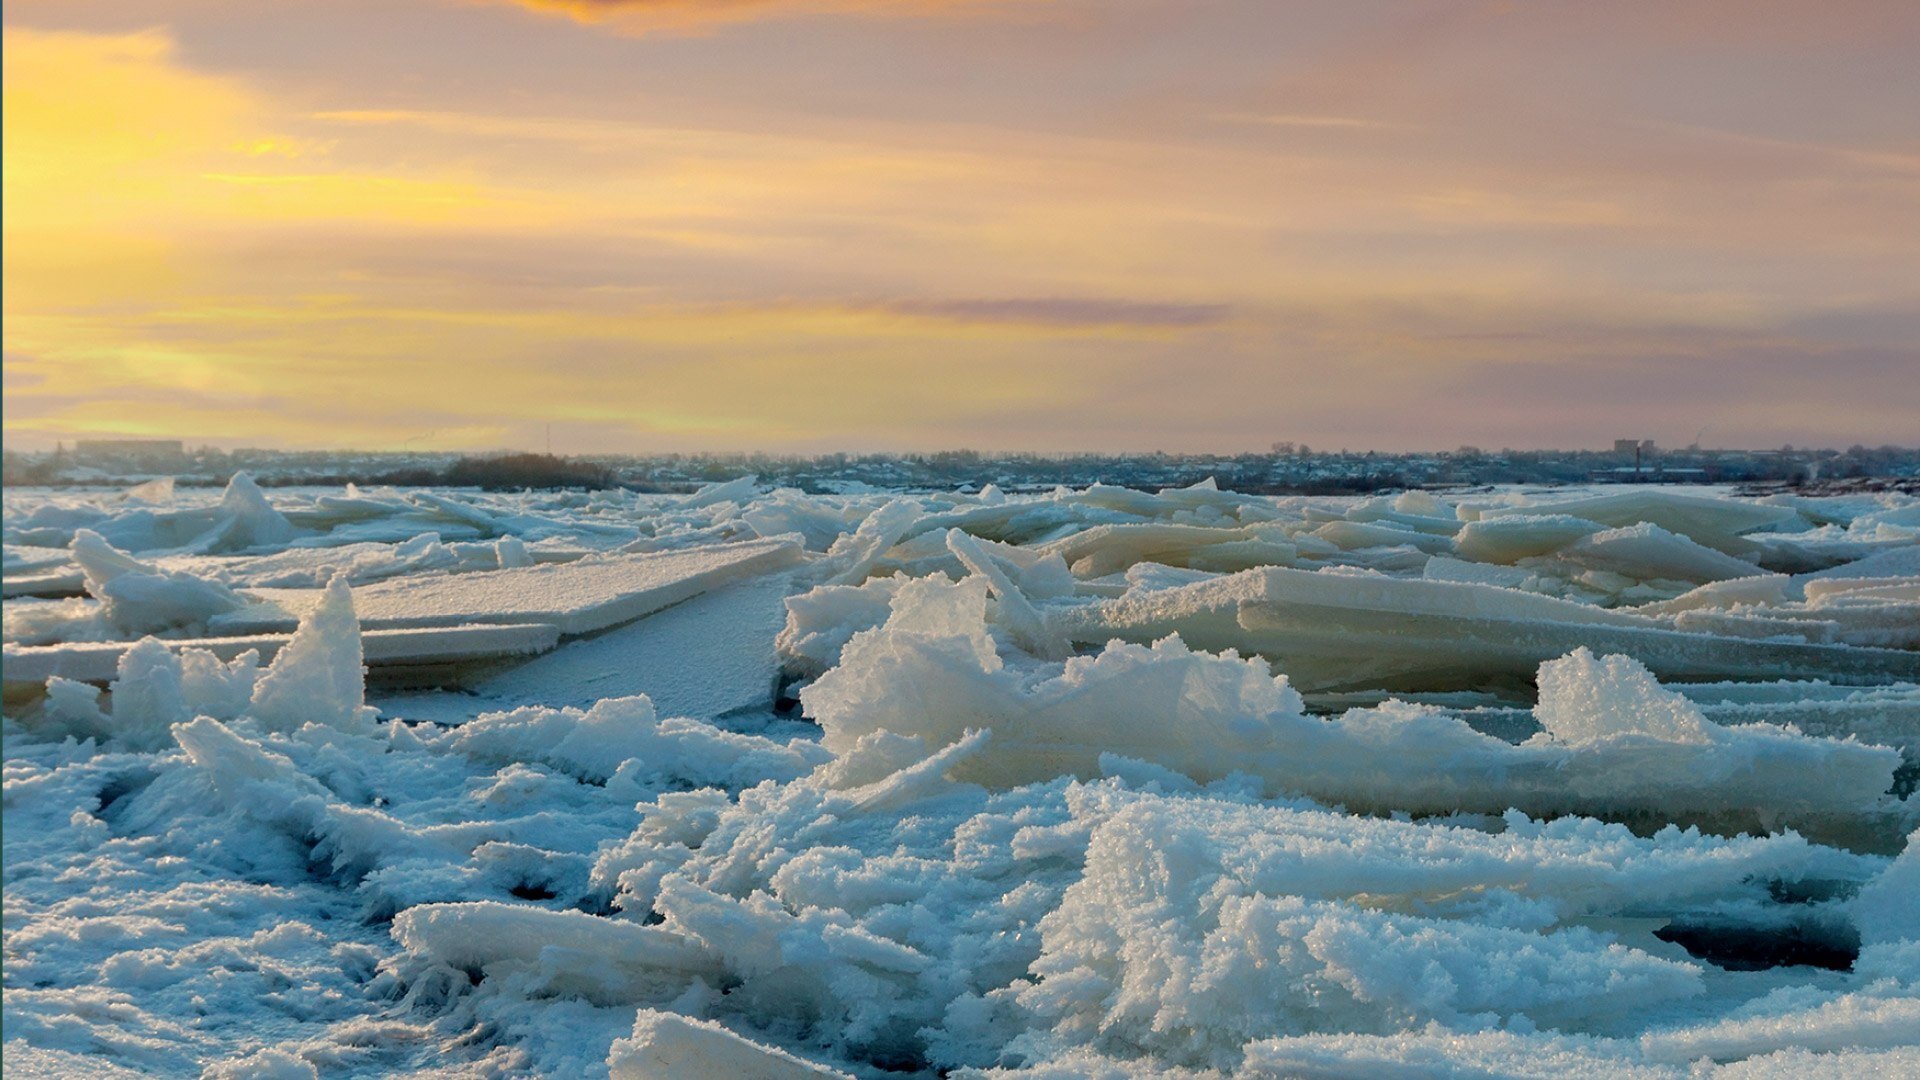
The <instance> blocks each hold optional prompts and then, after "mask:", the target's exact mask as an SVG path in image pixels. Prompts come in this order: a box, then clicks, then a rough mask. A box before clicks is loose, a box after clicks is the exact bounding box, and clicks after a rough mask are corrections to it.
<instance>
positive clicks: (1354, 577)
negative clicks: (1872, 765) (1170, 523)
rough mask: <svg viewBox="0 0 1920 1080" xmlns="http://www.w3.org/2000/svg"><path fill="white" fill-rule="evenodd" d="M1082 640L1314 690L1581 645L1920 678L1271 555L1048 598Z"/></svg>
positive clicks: (1879, 666)
mask: <svg viewBox="0 0 1920 1080" xmlns="http://www.w3.org/2000/svg"><path fill="white" fill-rule="evenodd" d="M1048 614H1049V616H1050V622H1051V624H1052V625H1053V627H1054V628H1055V629H1056V630H1058V631H1059V632H1062V633H1065V634H1066V635H1067V636H1068V637H1069V638H1071V639H1072V640H1074V641H1076V642H1080V643H1084V644H1100V643H1103V642H1105V641H1107V640H1109V639H1111V638H1120V639H1122V640H1126V641H1134V642H1151V641H1157V640H1159V639H1161V638H1163V637H1165V636H1167V635H1168V634H1174V633H1178V634H1179V635H1180V637H1181V639H1182V640H1183V641H1185V642H1187V644H1189V645H1191V646H1194V647H1197V648H1202V649H1209V650H1220V649H1239V650H1240V651H1242V652H1249V653H1257V654H1259V655H1261V656H1265V657H1267V658H1269V659H1271V660H1273V661H1275V662H1276V663H1278V664H1279V665H1280V666H1281V667H1282V668H1284V669H1285V670H1286V671H1287V673H1288V675H1289V676H1290V677H1291V678H1292V679H1293V681H1294V685H1296V686H1298V687H1300V688H1301V689H1305V690H1322V689H1341V688H1354V689H1361V688H1374V687H1387V688H1393V687H1397V686H1402V685H1405V686H1409V687H1417V688H1419V689H1429V690H1431V689H1449V688H1464V687H1470V686H1472V685H1473V684H1474V683H1476V682H1479V681H1482V680H1484V679H1486V678H1488V677H1493V676H1521V677H1524V676H1526V675H1528V674H1530V673H1532V671H1533V669H1534V668H1535V667H1537V666H1538V665H1539V664H1541V663H1542V662H1544V661H1546V660H1550V659H1553V658H1554V657H1557V656H1561V655H1564V654H1566V653H1568V652H1571V651H1572V650H1574V649H1576V648H1579V647H1581V646H1587V647H1590V648H1593V649H1595V650H1599V651H1603V652H1609V653H1623V654H1625V655H1628V656H1632V657H1634V658H1635V659H1637V660H1639V661H1640V662H1641V663H1643V664H1646V665H1647V667H1649V668H1650V669H1652V670H1653V671H1654V673H1655V674H1657V675H1660V676H1662V677H1676V678H1688V679H1716V678H1753V679H1781V678H1843V679H1854V680H1860V679H1882V680H1893V679H1899V680H1907V681H1914V680H1920V654H1916V653H1913V652H1905V651H1899V650H1892V649H1878V648H1860V647H1852V646H1844V645H1824V644H1809V643H1806V642H1792V641H1768V640H1751V639H1742V638H1735V637H1727V636H1715V635H1709V634H1704V633H1687V632H1682V631H1680V630H1676V629H1674V628H1673V624H1672V623H1670V622H1667V621H1664V620H1661V619H1657V618H1653V617H1649V616H1645V615H1639V614H1635V613H1632V612H1624V611H1609V610H1603V609H1600V608H1595V607H1591V606H1588V605H1585V604H1579V603H1574V602H1572V601H1568V600H1560V599H1557V598H1554V597H1548V596H1539V595H1536V594H1533V593H1527V592H1521V591H1519V590H1516V589H1506V588H1500V587H1497V586H1490V585H1480V584H1474V583H1468V582H1454V581H1425V580H1410V579H1404V578H1391V577H1386V576H1384V575H1379V574H1355V573H1337V572H1312V571H1306V570H1294V569H1288V568H1284V567H1274V568H1270V569H1265V570H1249V571H1246V572H1244V573H1240V574H1235V575H1232V576H1230V577H1225V578H1220V579H1218V580H1213V581H1205V582H1200V583H1197V584H1193V585H1189V586H1185V587H1183V588H1176V589H1161V590H1156V591H1149V592H1141V593H1137V594H1129V595H1127V596H1124V597H1121V598H1118V599H1113V600H1106V601H1102V602H1098V603H1093V604H1084V605H1077V606H1066V605H1060V606H1055V607H1053V608H1051V609H1049V612H1048Z"/></svg>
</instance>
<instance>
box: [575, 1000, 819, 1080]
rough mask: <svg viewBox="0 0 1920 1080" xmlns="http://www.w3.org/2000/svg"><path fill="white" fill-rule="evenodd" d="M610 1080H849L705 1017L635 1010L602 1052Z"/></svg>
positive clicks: (651, 1010)
mask: <svg viewBox="0 0 1920 1080" xmlns="http://www.w3.org/2000/svg"><path fill="white" fill-rule="evenodd" d="M607 1068H608V1070H609V1072H610V1074H611V1076H612V1080H682V1078H685V1080H853V1078H852V1077H851V1076H850V1075H848V1074H847V1073H843V1072H841V1071H839V1070H837V1069H829V1068H827V1067H826V1066H824V1065H816V1064H814V1063H813V1062H811V1061H807V1060H805V1059H803V1058H798V1057H795V1056H794V1055H792V1054H789V1053H787V1052H786V1051H785V1050H781V1049H778V1048H776V1047H772V1046H766V1045H764V1044H762V1043H757V1042H754V1041H753V1040H751V1039H748V1038H746V1037H745V1036H742V1035H737V1034H735V1033H733V1032H731V1031H728V1030H727V1029H726V1028H724V1027H721V1026H720V1025H719V1024H716V1023H714V1022H712V1021H711V1020H695V1019H693V1018H691V1017H686V1016H678V1015H675V1014H673V1013H664V1012H657V1011H655V1010H653V1009H641V1010H640V1012H639V1015H637V1016H635V1017H634V1019H633V1035H632V1036H631V1037H629V1038H625V1039H621V1040H619V1041H617V1042H615V1043H614V1044H613V1050H612V1052H611V1053H610V1054H609V1055H608V1056H607Z"/></svg>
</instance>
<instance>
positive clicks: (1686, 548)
mask: <svg viewBox="0 0 1920 1080" xmlns="http://www.w3.org/2000/svg"><path fill="white" fill-rule="evenodd" d="M1560 554H1561V556H1562V557H1564V558H1566V559H1569V560H1571V561H1573V562H1576V563H1578V564H1580V565H1581V566H1584V567H1586V568H1588V569H1590V570H1605V571H1609V572H1611V573H1616V574H1624V575H1625V576H1627V577H1631V578H1638V579H1641V580H1651V579H1668V580H1679V581H1701V582H1705V581H1723V580H1726V579H1728V578H1744V577H1755V576H1758V575H1761V574H1763V573H1765V571H1762V570H1761V569H1760V568H1759V567H1757V566H1755V565H1753V564H1752V563H1750V562H1747V561H1745V560H1743V559H1736V558H1734V557H1733V556H1731V555H1726V554H1722V553H1721V552H1718V551H1715V550H1714V549H1712V548H1710V547H1706V546H1703V545H1701V544H1698V543H1695V542H1694V541H1693V540H1690V539H1688V538H1687V537H1685V536H1681V535H1679V534H1677V533H1671V532H1668V531H1667V530H1665V529H1662V528H1661V527H1660V526H1658V525H1655V524H1653V523H1651V522H1646V523H1643V524H1639V525H1634V526H1631V527H1629V528H1624V529H1609V530H1607V531H1606V532H1598V533H1594V534H1593V535H1592V536H1588V537H1585V538H1584V539H1581V540H1578V541H1576V542H1574V543H1572V544H1569V545H1568V546H1567V547H1566V548H1564V549H1562V551H1561V552H1560Z"/></svg>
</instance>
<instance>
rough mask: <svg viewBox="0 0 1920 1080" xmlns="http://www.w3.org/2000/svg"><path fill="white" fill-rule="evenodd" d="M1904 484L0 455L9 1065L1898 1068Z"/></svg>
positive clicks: (1128, 1072) (1906, 771) (1907, 566)
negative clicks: (124, 473) (273, 485)
mask: <svg viewBox="0 0 1920 1080" xmlns="http://www.w3.org/2000/svg"><path fill="white" fill-rule="evenodd" d="M1916 525H1920V500H1914V499H1912V498H1908V497H1904V496H1899V495H1866V496H1862V495H1855V496H1847V497H1844V498H1833V499H1822V498H1811V497H1799V496H1792V497H1788V496H1779V497H1772V498H1767V499H1758V500H1756V499H1743V498H1737V497H1733V496H1729V495H1726V494H1724V493H1721V492H1717V491H1673V490H1663V489H1613V490H1600V491H1592V490H1589V491H1573V492H1568V493H1565V494H1559V493H1545V494H1542V493H1520V492H1511V491H1495V492H1487V493H1475V494H1470V495H1464V496H1455V495H1449V494H1444V493H1433V492H1409V493H1406V494H1404V495H1400V496H1393V497H1377V498H1351V499H1274V498H1260V497H1253V496H1246V495H1240V494H1236V493H1232V492H1224V491H1220V490H1219V489H1218V488H1217V487H1215V486H1214V485H1212V484H1210V483H1207V484H1201V485H1196V486H1194V487H1190V488H1182V489H1175V490H1169V491H1163V492H1143V491H1133V490H1129V489H1125V488H1118V487H1109V486H1095V487H1093V488H1089V489H1086V490H1082V491H1070V490H1064V489H1062V490H1058V491H1054V492H1051V493H1047V494H1037V495H1021V494H1007V493H1004V492H1001V491H1000V490H998V489H997V488H993V487H991V486H989V487H988V488H987V489H984V490H982V491H981V492H980V493H979V494H965V493H954V494H940V493H924V494H884V493H872V492H863V493H858V494H848V495H826V496H815V495H807V494H803V493H801V492H798V491H794V490H791V489H781V490H773V491H769V490H766V489H765V487H764V486H763V485H759V484H758V483H756V482H755V481H754V480H753V478H751V477H748V478H742V479H740V480H735V481H729V482H727V483H724V484H715V485H710V486H708V487H707V488H704V489H702V490H701V491H699V492H696V493H694V494H691V495H678V496H654V495H635V494H631V493H626V492H602V493H593V494H588V495H583V494H579V493H565V494H537V493H531V492H529V493H523V494H520V495H500V494H485V495H483V494H479V493H474V492H468V491H399V490H393V489H379V490H358V489H349V490H347V491H345V492H341V491H338V490H331V491H319V490H304V491H290V492H289V491H276V492H272V493H268V492H265V491H263V490H262V489H260V488H259V487H258V486H256V485H254V484H253V483H252V482H251V481H250V480H248V479H247V478H245V477H244V476H238V477H235V478H234V480H233V482H232V483H231V484H230V485H229V486H228V488H227V489H226V490H225V491H224V492H217V493H216V492H195V491H190V490H186V489H178V490H176V489H174V488H172V486H171V485H156V484H147V485H142V487H141V488H139V489H136V490H135V491H133V492H129V493H126V494H125V495H116V494H106V495H99V494H87V493H71V492H57V491H17V490H10V491H9V492H8V494H7V497H6V513H5V519H4V534H5V536H4V539H5V542H6V567H5V570H6V574H5V577H6V582H7V598H6V603H5V608H4V611H5V631H4V638H5V645H6V653H5V662H6V669H7V670H6V679H5V684H6V707H5V723H4V741H5V758H6V760H5V796H4V797H5V834H4V885H5V1017H4V1019H5V1037H6V1040H7V1041H6V1044H5V1048H4V1054H5V1067H6V1070H7V1072H8V1073H9V1074H10V1075H11V1074H13V1073H16V1072H17V1073H19V1074H20V1075H23V1076H47V1077H56V1076H59V1077H63V1076H76V1075H98V1076H123V1075H126V1076H132V1075H141V1076H148V1075H159V1076H188V1077H193V1076H204V1077H242V1076H245V1077H254V1076H275V1077H277V1076H289V1077H319V1076H334V1075H340V1076H372V1075H411V1076H443V1075H463V1076H464V1075H481V1076H485V1075H494V1076H503V1075H540V1076H555V1077H573V1076H612V1077H622V1078H625V1077H648V1078H651V1077H682V1076H687V1077H699V1076H714V1077H722V1076H724V1077H767V1078H786V1077H793V1078H826V1077H848V1076H853V1077H862V1078H869V1080H871V1078H874V1077H880V1076H888V1077H901V1076H927V1077H932V1076H937V1075H952V1076H967V1077H1007V1078H1012V1077H1031V1078H1040V1077H1088V1076H1105V1077H1127V1078H1132V1077H1168V1078H1172V1077H1180V1078H1188V1080H1197V1078H1202V1077H1227V1076H1235V1077H1253V1078H1259V1077H1268V1078H1274V1080H1279V1078H1283V1077H1289V1078H1290V1077H1302V1076H1311V1077H1372V1076H1398V1077H1422V1078H1425V1077H1451V1076H1472V1077H1532V1076H1566V1075H1581V1076H1603V1077H1605V1076H1612V1077H1635V1078H1650V1077H1660V1078H1674V1080H1679V1078H1682V1077H1688V1078H1691V1077H1706V1076H1725V1077H1729V1078H1732V1077H1788V1076H1794V1077H1799V1076H1838V1075H1886V1076H1893V1075H1920V802H1916V800H1915V797H1914V795H1913V791H1914V789H1915V787H1916V782H1917V781H1920V529H1917V528H1916Z"/></svg>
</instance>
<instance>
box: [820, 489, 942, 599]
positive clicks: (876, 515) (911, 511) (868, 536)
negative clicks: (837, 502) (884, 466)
mask: <svg viewBox="0 0 1920 1080" xmlns="http://www.w3.org/2000/svg"><path fill="white" fill-rule="evenodd" d="M920 516H921V512H920V507H919V505H918V504H916V503H914V502H912V501H910V500H907V499H894V500H893V501H891V502H889V503H887V504H886V505H885V506H882V507H880V508H879V509H878V510H875V511H874V512H873V513H871V514H868V515H867V517H866V519H865V520H863V521H861V522H860V526H859V527H858V528H857V529H855V530H854V531H853V533H852V534H851V535H848V536H843V537H841V538H839V539H838V540H836V541H834V544H833V547H832V548H830V549H828V551H827V557H826V559H825V560H824V561H822V562H821V564H820V569H819V571H818V572H819V573H820V575H821V576H820V577H818V578H816V579H815V580H818V581H820V582H822V583H823V584H826V585H858V584H860V583H861V582H862V581H865V580H866V579H867V574H868V573H869V572H870V571H871V570H872V569H873V566H874V564H875V563H877V562H879V561H880V558H881V556H883V555H885V554H886V553H887V549H888V548H891V547H893V546H894V545H895V544H897V543H899V542H900V540H901V538H902V537H904V536H905V535H906V534H907V530H908V529H910V528H912V527H913V524H914V522H916V521H918V520H919V519H920Z"/></svg>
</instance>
